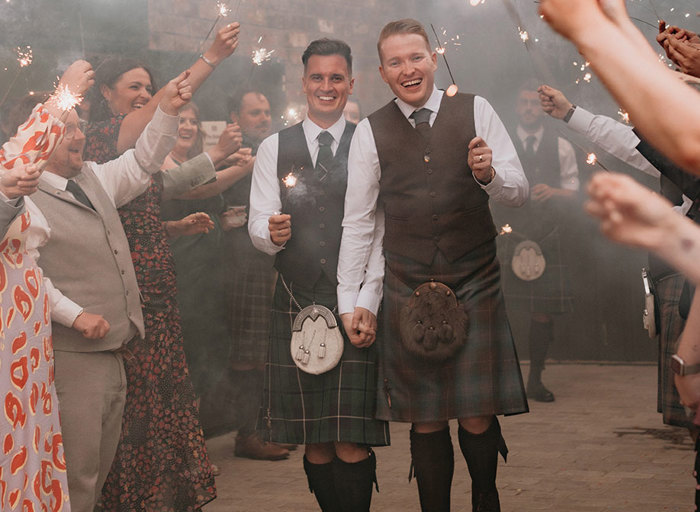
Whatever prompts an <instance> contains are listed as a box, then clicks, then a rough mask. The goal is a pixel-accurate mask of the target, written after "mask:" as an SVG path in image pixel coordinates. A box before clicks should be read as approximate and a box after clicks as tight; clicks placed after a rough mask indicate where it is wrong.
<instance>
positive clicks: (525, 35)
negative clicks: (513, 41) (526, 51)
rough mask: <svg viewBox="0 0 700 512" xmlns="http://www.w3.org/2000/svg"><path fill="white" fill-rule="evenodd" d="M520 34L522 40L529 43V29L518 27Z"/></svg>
mask: <svg viewBox="0 0 700 512" xmlns="http://www.w3.org/2000/svg"><path fill="white" fill-rule="evenodd" d="M518 34H520V40H521V41H522V42H523V43H527V42H528V41H529V40H530V34H528V33H527V30H523V29H521V28H520V27H518Z"/></svg>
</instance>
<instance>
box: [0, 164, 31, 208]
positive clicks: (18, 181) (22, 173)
mask: <svg viewBox="0 0 700 512" xmlns="http://www.w3.org/2000/svg"><path fill="white" fill-rule="evenodd" d="M0 172H2V177H0V191H2V193H3V194H5V196H7V197H8V198H9V199H17V198H18V197H20V196H29V195H31V194H33V193H34V192H36V189H37V187H38V186H39V177H40V176H41V170H40V169H39V166H38V165H36V164H30V165H26V166H19V167H15V168H13V169H9V170H7V169H2V171H0Z"/></svg>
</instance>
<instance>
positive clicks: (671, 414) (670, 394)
mask: <svg viewBox="0 0 700 512" xmlns="http://www.w3.org/2000/svg"><path fill="white" fill-rule="evenodd" d="M684 281H685V278H684V277H683V276H682V275H681V274H671V275H669V276H666V277H663V278H661V279H660V280H658V281H655V282H654V288H655V290H656V298H657V299H658V300H657V304H658V307H659V326H658V331H659V390H658V409H659V412H660V413H661V414H662V415H663V420H664V423H665V424H666V425H674V426H676V427H686V428H688V427H692V426H693V416H692V415H691V416H688V413H687V412H686V410H685V407H683V406H682V405H681V401H680V396H679V395H678V390H677V389H676V384H675V382H674V378H673V376H674V373H673V371H672V370H671V356H672V355H673V354H675V353H676V350H677V349H678V339H679V338H680V335H681V332H683V327H684V326H685V321H684V320H683V318H681V315H680V313H679V312H678V301H679V300H680V297H681V291H682V290H683V282H684ZM691 414H692V413H691Z"/></svg>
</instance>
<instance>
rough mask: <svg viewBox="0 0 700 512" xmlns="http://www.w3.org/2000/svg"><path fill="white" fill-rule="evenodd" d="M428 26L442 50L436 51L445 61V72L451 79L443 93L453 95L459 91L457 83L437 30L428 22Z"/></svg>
mask: <svg viewBox="0 0 700 512" xmlns="http://www.w3.org/2000/svg"><path fill="white" fill-rule="evenodd" d="M430 28H431V29H433V34H435V39H437V43H438V45H439V48H440V49H441V50H442V52H440V51H438V53H439V54H440V55H442V58H443V60H444V61H445V66H446V67H447V72H448V73H449V74H450V80H452V85H450V86H449V87H448V88H447V91H446V92H445V94H447V95H448V96H454V95H455V94H457V91H459V87H458V86H457V83H456V82H455V77H454V76H453V75H452V70H451V69H450V63H449V62H447V56H445V47H444V46H443V45H442V43H441V42H440V37H439V36H438V34H437V31H436V30H435V27H434V26H433V24H432V23H431V24H430Z"/></svg>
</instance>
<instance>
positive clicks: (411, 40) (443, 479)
mask: <svg viewBox="0 0 700 512" xmlns="http://www.w3.org/2000/svg"><path fill="white" fill-rule="evenodd" d="M378 50H379V58H380V63H381V67H380V73H381V76H382V78H383V80H384V81H385V82H386V83H387V84H388V85H389V87H390V88H391V90H392V92H393V93H394V94H395V95H396V99H395V100H393V101H391V102H390V103H389V104H388V105H386V106H385V107H383V108H381V109H379V110H378V111H376V112H375V113H373V114H371V115H370V116H369V118H368V119H365V120H363V121H361V122H360V123H359V125H358V127H357V130H356V131H355V135H354V137H353V141H352V145H351V148H350V153H349V161H348V183H349V184H350V186H349V187H348V190H347V192H346V197H345V217H344V220H343V236H342V244H341V249H340V255H339V262H338V282H339V284H338V308H339V312H340V313H341V317H342V319H343V324H344V325H345V329H346V332H348V333H349V336H350V340H351V341H356V340H359V342H361V341H362V340H363V339H365V340H366V338H367V336H366V333H365V332H363V329H362V327H363V325H368V324H371V323H372V322H373V321H374V318H375V315H376V312H377V309H378V308H377V306H378V303H379V301H380V299H381V296H382V291H381V290H382V277H384V286H383V289H384V292H383V293H384V300H383V313H382V317H380V318H381V320H382V321H381V324H380V330H379V334H378V336H377V350H378V352H379V361H380V363H379V369H378V370H379V372H378V375H379V385H380V386H381V388H380V389H378V394H377V417H378V418H379V419H384V420H394V421H403V422H411V423H412V424H413V426H412V429H411V434H410V435H411V457H412V460H413V468H414V470H415V476H416V478H417V481H418V491H419V496H420V503H421V508H422V510H424V511H430V512H441V511H449V510H450V488H451V484H452V476H453V472H454V454H453V448H452V441H451V437H450V433H449V424H448V422H449V420H450V419H453V418H458V419H459V444H460V448H461V450H462V453H463V455H464V457H465V459H466V461H467V465H468V468H469V473H470V475H471V477H472V503H473V510H475V511H477V510H478V511H480V512H492V511H498V510H500V505H499V499H498V491H497V489H496V469H497V463H498V459H497V455H498V452H499V451H500V452H501V454H502V455H503V457H504V458H505V455H506V453H507V449H506V447H505V442H504V440H503V437H502V436H501V430H500V426H499V423H498V421H497V419H496V415H498V414H518V413H522V412H527V410H528V406H527V400H526V397H525V391H524V389H523V382H522V377H521V374H520V367H519V364H518V358H517V355H516V351H515V346H514V344H513V339H512V336H511V333H510V327H509V324H508V320H507V318H506V315H505V309H504V306H503V297H502V294H501V289H500V274H499V272H500V271H499V265H498V260H497V258H496V244H495V240H494V239H495V237H496V230H495V227H494V224H493V221H492V220H491V214H490V212H489V206H488V201H489V198H491V199H493V200H495V201H499V202H503V203H505V204H508V205H512V206H518V205H521V204H522V203H524V201H525V199H526V198H527V194H528V183H527V179H526V178H525V176H524V174H523V171H522V168H521V166H520V162H519V161H518V157H517V154H516V151H515V148H514V147H513V143H512V142H511V141H510V138H509V137H508V134H507V132H506V130H505V127H504V126H503V124H502V123H501V121H500V119H499V118H498V116H497V115H496V113H495V112H494V111H493V109H492V108H491V106H490V105H489V104H488V102H487V101H486V100H485V99H483V98H481V97H478V96H474V95H470V94H456V95H454V94H453V95H449V94H447V93H443V92H442V91H440V90H438V89H437V88H435V86H434V73H435V71H436V69H437V55H436V54H435V53H434V52H433V50H432V48H431V45H430V43H429V40H428V36H427V34H426V32H425V29H424V28H423V26H422V25H421V24H420V23H419V22H417V21H415V20H410V19H406V20H400V21H395V22H391V23H389V24H388V25H386V26H385V27H384V28H383V29H382V32H381V34H380V36H379V42H378ZM377 240H379V241H382V240H383V249H384V256H385V259H386V267H385V271H384V273H382V272H381V271H380V272H379V273H377V272H375V271H374V269H372V268H371V262H372V259H371V258H372V257H371V254H372V251H371V248H372V247H373V246H374V244H376V243H377ZM419 286H420V287H421V288H420V289H419V290H416V288H417V287H419ZM455 298H456V301H455V300H454V299H455ZM435 305H439V307H435ZM442 305H444V306H445V307H442ZM402 332H403V335H402ZM370 341H371V340H366V341H365V343H369V342H370ZM356 342H357V341H356Z"/></svg>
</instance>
